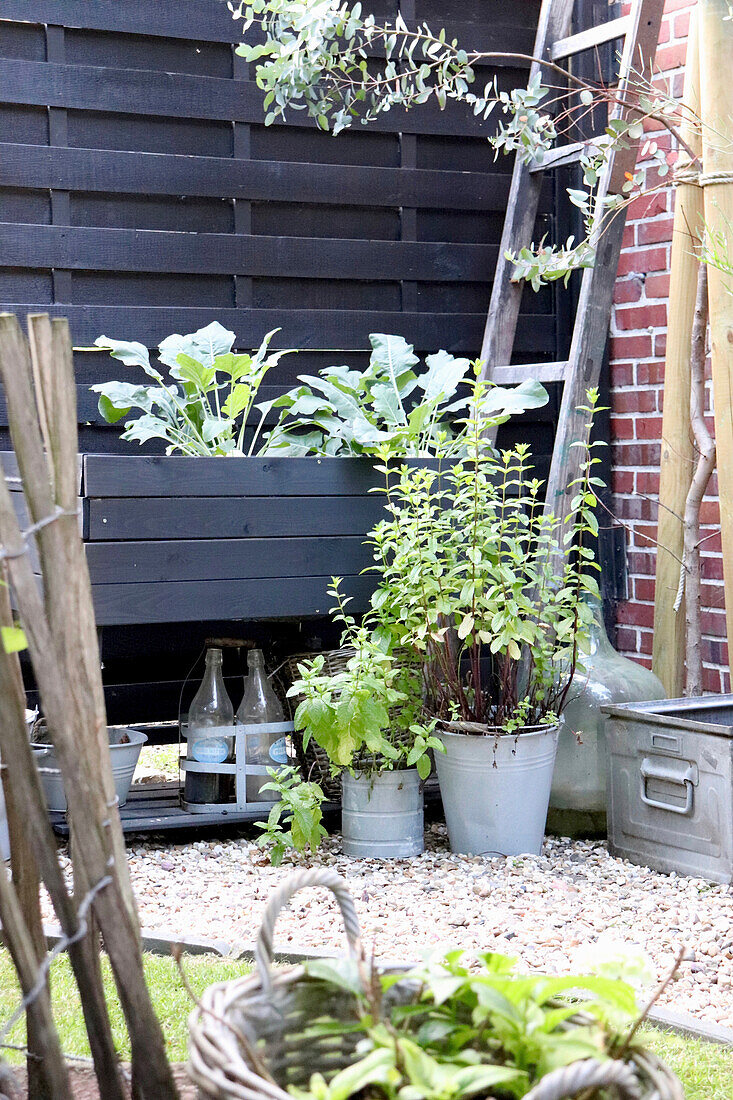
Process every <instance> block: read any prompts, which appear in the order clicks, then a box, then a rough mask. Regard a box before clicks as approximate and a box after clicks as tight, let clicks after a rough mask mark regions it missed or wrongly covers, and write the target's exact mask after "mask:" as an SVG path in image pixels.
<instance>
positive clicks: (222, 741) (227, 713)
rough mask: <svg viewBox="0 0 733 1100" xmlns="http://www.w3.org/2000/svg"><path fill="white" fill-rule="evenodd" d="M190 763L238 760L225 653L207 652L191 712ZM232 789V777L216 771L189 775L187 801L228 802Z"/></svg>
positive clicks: (186, 784)
mask: <svg viewBox="0 0 733 1100" xmlns="http://www.w3.org/2000/svg"><path fill="white" fill-rule="evenodd" d="M186 737H187V741H188V748H187V752H186V755H187V756H188V758H189V759H190V760H197V761H198V762H199V763H202V764H223V763H224V762H225V761H231V760H233V759H234V707H233V706H232V701H231V699H230V698H229V696H228V695H227V690H226V688H225V687H224V676H223V674H222V652H221V650H220V649H217V648H216V647H213V646H212V647H211V649H207V651H206V670H205V672H204V678H203V680H202V681H201V684H200V686H199V689H198V691H197V692H196V694H195V696H194V698H193V702H192V703H191V706H190V708H189V711H188V728H187V733H186ZM231 790H232V782H231V777H230V776H228V775H220V774H218V773H216V772H212V773H210V774H207V773H206V772H186V782H185V785H184V798H185V800H186V802H224V801H227V800H228V798H229V797H230V792H231Z"/></svg>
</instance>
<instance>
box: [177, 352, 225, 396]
mask: <svg viewBox="0 0 733 1100" xmlns="http://www.w3.org/2000/svg"><path fill="white" fill-rule="evenodd" d="M171 376H172V377H173V378H177V379H178V380H179V381H180V382H190V383H191V384H192V385H193V386H195V387H196V389H197V390H199V392H201V393H208V391H209V390H210V388H211V386H212V383H213V382H214V380H215V378H216V371H215V370H214V368H213V367H207V366H204V364H203V363H201V362H200V361H199V360H198V359H194V358H193V357H192V356H190V355H187V354H186V353H185V352H184V351H182V352H180V354H179V355H177V356H176V362H175V366H172V367H171Z"/></svg>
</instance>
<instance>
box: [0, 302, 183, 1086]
mask: <svg viewBox="0 0 733 1100" xmlns="http://www.w3.org/2000/svg"><path fill="white" fill-rule="evenodd" d="M59 339H64V340H65V341H66V344H67V345H68V346H67V347H65V348H64V349H63V354H59V356H58V362H57V357H56V355H55V354H54V368H55V370H54V373H53V377H54V378H56V377H57V374H56V371H57V370H58V377H60V378H65V379H66V385H67V386H69V387H70V386H71V384H72V382H73V375H71V374H70V363H71V345H70V342H69V340H68V333H67V332H66V329H65V328H64V333H63V335H62V336H60V337H59ZM0 373H1V374H2V381H3V383H4V385H5V393H6V400H7V406H8V420H9V422H10V428H11V435H12V439H13V445H14V448H15V452H16V456H17V459H18V466H19V469H20V471H21V476H22V479H23V489H24V493H25V496H26V501H27V504H28V510H29V514H30V515H31V517H32V518H33V520H34V522H35V523H36V524H38V523H39V522H40V523H42V524H43V526H42V527H39V529H38V531H37V533H36V543H37V546H38V553H39V558H40V561H41V567H42V572H43V577H44V597H43V601H42V600H41V597H40V595H39V592H38V588H37V585H36V581H35V578H34V575H33V570H32V566H31V563H30V560H29V557H28V554H27V553H26V546H25V542H24V539H23V537H22V535H21V532H20V530H19V527H18V521H17V517H16V515H15V511H14V509H13V505H12V501H11V499H10V493H9V492H8V488H7V485H6V484H5V482H4V480H3V479H2V478H0V541H2V543H3V545H4V547H5V549H6V552H7V553H8V555H9V556H8V569H9V573H10V578H11V581H12V585H13V590H14V593H15V597H16V600H17V605H18V609H19V613H20V618H21V622H22V625H23V627H24V629H25V632H26V636H27V639H28V648H29V652H30V656H31V660H32V662H33V669H34V673H35V676H36V682H37V684H38V687H39V691H40V694H41V699H42V700H43V707H44V713H45V716H46V720H47V723H48V728H49V733H50V735H51V739H52V742H53V744H54V747H55V749H56V752H57V755H58V759H59V765H60V769H61V773H62V776H63V780H64V786H65V788H66V792H67V797H68V802H69V806H70V808H71V825H72V830H73V839H74V850H75V851H76V852H79V853H83V865H80V866H79V871H80V874H81V876H82V879H83V881H84V882H88V883H90V884H92V885H93V886H94V888H95V894H94V912H95V915H96V917H97V919H98V921H99V926H100V929H101V932H102V934H103V936H104V941H105V946H106V948H107V952H108V955H109V958H110V962H111V964H112V971H113V973H114V976H115V982H116V984H117V990H118V993H119V996H120V1002H121V1004H122V1009H123V1012H124V1015H125V1021H126V1023H127V1028H128V1032H129V1035H130V1044H131V1050H132V1063H133V1080H134V1081H135V1082H136V1088H135V1090H134V1091H135V1095H136V1097H138V1096H139V1097H140V1098H145V1100H174V1098H175V1097H176V1096H177V1090H176V1086H175V1084H174V1082H173V1077H172V1073H171V1069H170V1065H169V1064H168V1060H167V1058H166V1054H165V1040H164V1037H163V1033H162V1030H161V1027H160V1022H159V1020H158V1019H157V1017H156V1015H155V1013H154V1011H153V1007H152V1004H151V1001H150V995H149V992H148V989H147V987H146V984H145V976H144V972H143V965H142V954H141V948H140V937H139V927H138V923H137V918H136V913H135V905H134V899H133V896H132V892H131V889H130V881H129V871H128V867H127V861H126V858H125V851H124V841H123V837H122V829H121V825H120V819H119V812H118V811H117V808H116V805H115V802H114V799H113V798H112V797H111V792H112V791H113V780H112V775H111V766H110V759H109V752H108V751H107V748H106V719H105V716H104V699H103V695H102V686H101V673H100V667H99V650H98V645H97V638H96V632H95V630H94V616H93V611H92V601H91V586H90V584H89V576H88V572H87V571H86V564H85V560H84V558H83V548H82V546H81V539H80V536H79V529H78V523H77V517H76V515H75V513H74V510H73V509H68V510H66V509H64V511H63V513H61V512H59V510H58V508H57V498H58V499H59V500H62V499H63V500H64V501H68V500H69V497H68V486H70V485H71V483H72V481H73V480H74V477H73V476H72V474H71V473H69V470H68V463H69V461H70V460H72V459H73V463H74V468H75V464H76V415H75V413H74V412H73V400H72V399H71V397H70V396H68V394H67V395H66V400H65V402H64V403H63V404H60V405H59V408H60V409H61V410H62V411H61V413H59V415H58V417H57V419H56V422H55V424H54V426H53V428H51V427H50V428H49V436H50V438H51V440H53V438H54V433H55V431H58V432H59V433H60V435H59V439H58V446H57V449H56V453H55V457H53V458H51V456H47V455H46V454H45V452H44V450H43V445H42V440H41V432H40V429H39V426H38V422H37V419H36V415H35V403H34V401H33V387H32V367H31V362H30V355H29V352H28V345H27V342H26V341H25V339H24V337H23V335H22V333H21V331H20V326H19V325H18V322H17V319H16V318H15V317H14V316H12V315H9V314H0ZM42 373H43V372H42ZM62 396H63V395H62ZM60 401H61V398H60ZM54 407H55V406H52V405H47V414H48V416H49V419H50V418H51V416H52V408H54ZM70 410H71V411H70ZM63 456H66V458H64V457H63ZM50 462H51V465H49V463H50ZM52 481H53V492H52V490H51V483H52ZM59 494H61V495H59ZM67 512H70V513H71V514H67ZM100 700H101V702H100ZM103 739H104V742H103ZM103 744H104V750H103V748H102V745H103Z"/></svg>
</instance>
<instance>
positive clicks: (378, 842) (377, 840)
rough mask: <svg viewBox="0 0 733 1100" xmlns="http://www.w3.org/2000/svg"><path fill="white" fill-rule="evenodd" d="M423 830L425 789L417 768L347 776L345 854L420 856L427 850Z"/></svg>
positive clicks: (343, 816)
mask: <svg viewBox="0 0 733 1100" xmlns="http://www.w3.org/2000/svg"><path fill="white" fill-rule="evenodd" d="M423 831H424V820H423V790H422V783H421V782H420V777H419V775H418V774H417V769H416V768H408V769H407V770H406V771H394V772H384V773H383V774H382V775H377V776H361V775H357V776H356V777H354V776H352V775H350V774H349V773H348V772H345V773H344V775H343V777H342V795H341V832H342V837H343V849H344V855H346V856H351V857H352V858H353V859H406V858H408V857H410V856H419V855H420V853H421V852H422V851H423V849H424V847H425V841H424V837H423Z"/></svg>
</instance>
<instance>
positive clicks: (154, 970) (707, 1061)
mask: <svg viewBox="0 0 733 1100" xmlns="http://www.w3.org/2000/svg"><path fill="white" fill-rule="evenodd" d="M103 965H104V978H105V985H106V987H107V993H108V1002H109V1004H110V1014H111V1018H112V1027H113V1031H114V1036H115V1042H116V1044H117V1048H118V1050H119V1051H120V1053H121V1055H122V1056H123V1058H124V1057H127V1056H128V1055H129V1047H128V1043H127V1035H126V1032H125V1026H124V1022H123V1018H122V1011H121V1009H120V1006H119V1003H118V1001H117V998H116V996H115V994H114V991H113V988H112V985H113V983H112V977H111V974H110V970H109V965H108V963H107V961H106V959H105V960H104V964H103ZM183 965H184V968H185V971H186V975H187V977H188V981H189V983H190V985H191V988H192V989H193V990H194V992H195V993H196V994H197V995H198V994H200V993H202V992H203V990H204V989H205V988H206V986H208V985H211V984H212V983H213V982H220V981H226V980H227V979H229V978H234V977H237V976H239V975H241V974H247V973H249V971H250V970H251V964H249V963H246V962H239V963H238V962H230V961H228V960H226V959H219V958H215V957H213V956H211V955H194V956H186V957H185V959H184V961H183ZM145 970H146V974H147V977H148V983H149V985H150V988H151V990H152V993H153V1000H154V1003H155V1008H156V1011H157V1013H158V1016H159V1018H160V1021H161V1023H162V1025H163V1030H164V1032H165V1035H166V1039H167V1042H168V1055H169V1057H170V1059H171V1061H172V1062H181V1061H183V1060H185V1057H186V1021H187V1019H188V1014H189V1012H190V1010H191V1000H190V998H189V996H188V994H187V993H186V991H185V989H184V988H183V985H182V982H181V978H180V974H179V973H178V968H177V967H176V964H175V963H174V961H173V960H172V959H170V958H162V957H159V956H156V955H146V957H145ZM51 990H52V998H53V1006H54V1013H55V1016H56V1021H57V1024H58V1028H59V1033H60V1035H61V1042H62V1046H63V1048H64V1050H65V1051H66V1052H67V1053H69V1054H88V1053H89V1046H88V1044H87V1040H86V1033H85V1031H84V1023H83V1019H82V1015H81V1009H80V1007H79V998H78V995H77V992H76V986H75V985H74V980H73V977H72V975H71V971H70V968H69V964H68V961H67V959H66V958H64V957H61V958H59V959H57V960H56V961H55V962H54V964H53V967H52V969H51ZM17 1003H18V984H17V981H16V979H15V972H14V970H13V967H12V965H11V963H10V960H9V958H8V955H7V952H5V951H0V1024H1V1023H2V1022H3V1021H4V1020H6V1019H7V1018H8V1017H9V1016H10V1014H11V1013H12V1012H13V1010H14V1008H15V1006H16V1005H17ZM24 1036H25V1028H24V1024H23V1022H22V1021H21V1022H20V1023H18V1024H17V1025H16V1027H15V1028H14V1029H13V1032H12V1034H11V1035H10V1036H9V1037H8V1040H7V1041H8V1042H10V1043H16V1044H18V1045H22V1044H23V1042H24ZM644 1042H645V1043H646V1045H647V1046H648V1047H650V1048H651V1049H652V1050H654V1051H655V1052H656V1053H657V1054H658V1055H659V1057H660V1058H662V1059H663V1060H664V1061H665V1062H667V1064H668V1065H669V1066H671V1067H672V1069H674V1070H675V1072H676V1073H677V1074H678V1076H679V1078H680V1080H681V1081H682V1084H683V1086H684V1088H685V1095H686V1097H687V1100H731V1098H732V1097H733V1049H727V1048H721V1047H719V1046H715V1045H713V1044H711V1043H702V1042H697V1041H695V1040H693V1039H684V1038H682V1037H681V1036H679V1035H675V1034H673V1033H672V1032H663V1031H658V1030H656V1029H654V1028H647V1029H645V1031H644ZM6 1054H7V1059H8V1061H10V1062H15V1063H17V1062H18V1061H19V1060H20V1059H21V1056H20V1055H19V1054H17V1053H16V1052H13V1051H7V1052H6Z"/></svg>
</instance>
